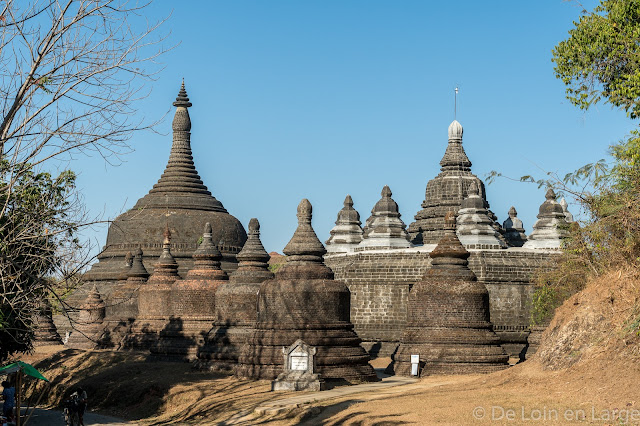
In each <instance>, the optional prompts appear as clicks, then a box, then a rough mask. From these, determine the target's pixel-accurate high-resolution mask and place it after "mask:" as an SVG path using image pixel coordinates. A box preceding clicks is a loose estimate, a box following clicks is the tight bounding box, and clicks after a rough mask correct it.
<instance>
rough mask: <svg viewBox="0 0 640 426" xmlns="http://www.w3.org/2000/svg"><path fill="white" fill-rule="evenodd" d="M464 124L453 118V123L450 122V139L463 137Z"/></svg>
mask: <svg viewBox="0 0 640 426" xmlns="http://www.w3.org/2000/svg"><path fill="white" fill-rule="evenodd" d="M462 133H463V130H462V124H460V123H458V121H457V120H453V121H452V122H451V124H449V139H450V140H451V139H455V140H458V139H460V140H461V139H462Z"/></svg>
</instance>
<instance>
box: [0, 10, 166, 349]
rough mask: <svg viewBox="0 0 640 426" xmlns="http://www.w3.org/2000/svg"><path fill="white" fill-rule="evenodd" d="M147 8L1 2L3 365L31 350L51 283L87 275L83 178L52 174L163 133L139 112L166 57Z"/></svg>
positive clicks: (110, 158) (0, 304) (0, 334)
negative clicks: (87, 156)
mask: <svg viewBox="0 0 640 426" xmlns="http://www.w3.org/2000/svg"><path fill="white" fill-rule="evenodd" d="M148 5H149V3H144V4H139V3H137V2H127V1H125V0H4V1H2V2H0V102H1V103H2V107H1V108H2V118H1V123H0V284H1V286H2V288H1V289H0V290H1V291H2V294H0V348H2V349H0V359H2V358H3V357H5V356H6V355H7V354H8V353H11V352H12V351H13V350H24V349H28V348H29V347H30V339H31V337H32V330H31V329H32V324H31V322H32V321H31V318H32V316H33V313H34V310H35V309H37V307H38V306H40V304H41V300H40V299H42V298H43V297H46V296H47V295H48V294H50V291H51V282H52V280H51V276H52V275H56V271H58V272H59V274H58V275H57V277H58V279H67V278H69V277H70V276H71V275H73V274H74V273H75V272H76V271H77V267H73V266H71V267H70V265H73V264H77V263H78V262H77V258H78V249H79V247H80V246H79V244H78V241H77V239H76V238H75V232H76V231H77V229H78V227H79V226H82V225H85V224H86V223H87V221H86V218H85V217H84V216H82V210H81V208H80V205H79V204H78V203H77V199H76V196H77V194H76V193H75V187H74V180H75V175H74V174H73V173H72V172H71V171H64V172H62V173H60V174H59V175H58V176H52V175H51V174H50V173H48V171H49V170H51V169H52V167H50V165H52V162H56V160H59V161H69V160H71V159H73V158H74V157H75V156H76V155H77V154H82V153H87V152H92V153H99V154H100V155H102V156H103V157H104V158H105V160H106V161H108V162H113V160H114V159H115V160H116V161H117V159H118V156H119V155H120V154H123V153H126V152H127V151H128V150H129V147H128V145H127V141H128V140H129V138H130V137H131V136H132V133H133V132H135V131H137V130H142V129H148V128H150V127H151V126H152V125H153V124H155V123H147V122H145V121H144V119H141V118H139V116H138V115H137V114H136V109H135V105H136V101H137V100H139V99H141V98H143V97H145V96H146V95H147V94H148V90H149V89H148V84H149V83H150V82H151V81H152V80H153V77H154V75H155V73H157V72H158V71H159V66H158V64H157V63H156V59H157V58H158V56H159V55H160V54H162V53H163V51H164V50H165V47H164V46H163V44H164V42H165V40H164V38H162V37H159V36H156V33H157V31H156V30H157V28H158V27H159V25H161V24H162V21H161V22H158V23H155V24H151V25H150V24H148V23H147V22H146V20H145V19H144V16H143V12H144V10H145V8H146V7H148ZM57 164H58V165H59V164H60V163H57ZM74 262H75V263H74ZM60 271H63V272H62V273H61V274H62V277H60ZM7 339H9V340H10V341H8V340H7ZM11 339H12V340H11ZM9 343H11V344H12V345H13V346H11V345H9ZM7 348H9V349H7ZM11 348H13V349H11ZM16 348H17V349H16Z"/></svg>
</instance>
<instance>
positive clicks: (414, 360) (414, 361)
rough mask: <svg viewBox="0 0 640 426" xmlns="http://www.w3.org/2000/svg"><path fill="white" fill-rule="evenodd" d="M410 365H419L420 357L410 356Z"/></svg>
mask: <svg viewBox="0 0 640 426" xmlns="http://www.w3.org/2000/svg"><path fill="white" fill-rule="evenodd" d="M411 364H420V355H411Z"/></svg>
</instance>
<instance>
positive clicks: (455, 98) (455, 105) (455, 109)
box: [453, 86, 460, 120]
mask: <svg viewBox="0 0 640 426" xmlns="http://www.w3.org/2000/svg"><path fill="white" fill-rule="evenodd" d="M459 90H460V89H458V86H456V88H455V89H454V92H455V93H454V95H453V119H454V120H455V119H456V116H457V115H458V91H459Z"/></svg>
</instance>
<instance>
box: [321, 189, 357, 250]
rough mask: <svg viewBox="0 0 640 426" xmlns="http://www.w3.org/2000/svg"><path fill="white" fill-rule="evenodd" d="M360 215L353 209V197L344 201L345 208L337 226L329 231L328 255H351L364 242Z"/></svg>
mask: <svg viewBox="0 0 640 426" xmlns="http://www.w3.org/2000/svg"><path fill="white" fill-rule="evenodd" d="M360 225H362V222H360V214H359V213H358V211H357V210H356V209H354V208H353V200H352V199H351V195H347V197H346V198H345V199H344V207H342V210H340V211H339V212H338V219H337V220H336V226H334V227H333V229H331V231H329V233H330V234H331V236H330V237H329V239H328V240H327V241H326V243H325V244H326V245H327V253H330V254H331V253H349V252H351V251H353V249H354V247H356V246H357V245H358V244H360V242H361V241H362V228H361V226H360Z"/></svg>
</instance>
